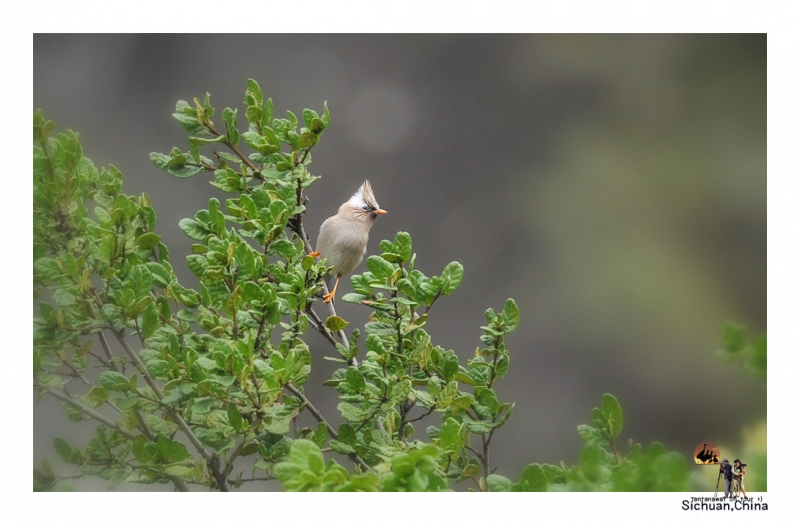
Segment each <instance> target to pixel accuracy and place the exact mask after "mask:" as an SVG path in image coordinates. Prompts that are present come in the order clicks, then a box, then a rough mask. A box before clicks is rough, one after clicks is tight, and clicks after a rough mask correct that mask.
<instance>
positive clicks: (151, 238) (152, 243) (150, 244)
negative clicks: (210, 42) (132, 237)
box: [136, 232, 161, 250]
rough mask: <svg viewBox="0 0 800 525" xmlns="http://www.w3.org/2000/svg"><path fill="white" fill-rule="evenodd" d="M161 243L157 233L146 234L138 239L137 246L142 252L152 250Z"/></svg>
mask: <svg viewBox="0 0 800 525" xmlns="http://www.w3.org/2000/svg"><path fill="white" fill-rule="evenodd" d="M159 242H161V236H160V235H158V234H155V233H152V232H150V233H144V234H142V235H140V236H139V238H138V239H136V245H137V246H138V247H139V248H141V249H142V250H150V249H152V248H154V247H156V246H158V243H159Z"/></svg>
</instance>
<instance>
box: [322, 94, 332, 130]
mask: <svg viewBox="0 0 800 525" xmlns="http://www.w3.org/2000/svg"><path fill="white" fill-rule="evenodd" d="M323 107H324V108H325V112H324V113H323V114H322V123H323V124H325V127H326V128H327V127H328V126H330V125H331V114H330V112H329V111H328V101H327V100H326V101H325V103H324V104H323Z"/></svg>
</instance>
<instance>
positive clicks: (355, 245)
mask: <svg viewBox="0 0 800 525" xmlns="http://www.w3.org/2000/svg"><path fill="white" fill-rule="evenodd" d="M385 213H386V210H382V209H381V207H380V206H379V205H378V201H376V200H375V194H373V193H372V186H370V184H369V181H368V180H365V181H364V183H363V184H362V185H361V186H360V187H359V188H358V191H357V192H355V193H354V194H353V196H352V197H350V199H349V200H348V201H347V202H345V203H344V204H342V205H341V206H339V212H338V213H337V214H336V215H334V216H332V217H328V218H327V219H325V222H323V223H322V226H320V228H319V236H318V237H317V249H316V251H314V252H312V253H311V255H312V256H314V257H319V256H322V257H324V258H326V259H328V265H330V266H333V269H332V270H331V273H330V274H329V276H330V277H332V276H333V275H336V284H334V285H333V290H331V292H330V293H328V294H327V295H325V296H323V302H326V303H329V302H331V301H332V300H333V298H334V296H336V288H338V287H339V279H341V278H342V276H343V275H348V274H350V273H352V272H353V270H355V269H356V266H358V265H359V263H360V262H361V259H363V258H364V255H366V253H367V241H369V230H370V228H372V225H373V224H374V223H375V219H376V218H377V217H378V215H384V214H385Z"/></svg>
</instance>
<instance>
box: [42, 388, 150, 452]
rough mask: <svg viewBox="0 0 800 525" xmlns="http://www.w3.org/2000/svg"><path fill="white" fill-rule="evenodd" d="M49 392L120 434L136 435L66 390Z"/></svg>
mask: <svg viewBox="0 0 800 525" xmlns="http://www.w3.org/2000/svg"><path fill="white" fill-rule="evenodd" d="M47 393H48V394H50V395H51V396H53V397H55V398H56V399H60V400H61V401H63V402H65V403H66V404H68V405H69V406H71V407H72V408H75V409H77V410H79V411H81V412H83V413H84V414H86V415H87V416H89V417H90V418H92V419H94V420H97V421H98V422H99V423H102V424H104V425H105V426H107V427H108V428H110V429H112V430H116V431H117V432H119V433H120V434H122V435H123V436H125V437H126V438H127V439H130V440H133V438H134V435H133V434H132V433H131V432H130V431H128V430H125V429H124V428H122V427H121V426H120V424H119V423H117V422H115V421H112V420H110V419H108V418H107V417H106V416H104V415H103V414H101V413H100V412H98V411H96V410H94V409H93V408H90V407H88V406H86V405H84V404H83V403H81V402H80V401H78V400H76V399H73V398H72V396H70V395H69V394H67V393H66V392H65V391H63V390H55V389H50V390H48V391H47Z"/></svg>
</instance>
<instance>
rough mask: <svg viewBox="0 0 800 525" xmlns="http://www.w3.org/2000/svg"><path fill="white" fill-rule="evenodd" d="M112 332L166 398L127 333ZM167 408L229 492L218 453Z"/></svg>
mask: <svg viewBox="0 0 800 525" xmlns="http://www.w3.org/2000/svg"><path fill="white" fill-rule="evenodd" d="M112 333H113V334H114V336H115V337H116V338H117V341H119V343H120V344H121V345H122V348H123V350H125V353H126V354H128V357H129V358H130V359H131V361H133V362H134V363H135V364H136V367H137V368H138V369H139V372H140V373H141V374H142V377H144V380H145V381H146V382H147V384H148V385H149V386H150V388H151V389H152V390H153V393H155V395H156V397H158V399H159V401H160V400H162V399H164V394H163V393H162V392H161V389H160V388H159V387H158V385H157V384H156V382H155V380H154V379H153V377H152V376H151V375H150V373H149V372H148V371H147V367H146V366H145V364H144V362H143V361H142V359H141V358H140V357H139V355H138V354H137V353H136V352H135V351H134V350H133V348H131V345H130V344H129V343H128V340H127V339H126V338H125V334H124V333H123V332H122V331H121V330H112ZM165 408H166V410H167V412H169V414H170V416H172V418H173V419H174V420H175V422H176V423H177V424H178V427H180V429H181V430H182V431H183V433H184V434H186V437H188V438H189V441H191V443H192V445H193V446H194V447H195V449H197V452H199V453H200V455H201V456H203V459H205V460H206V461H207V462H208V466H209V468H210V469H211V473H212V476H214V478H215V479H216V480H217V482H218V486H219V489H220V490H221V491H222V492H228V490H229V488H228V484H227V480H226V479H225V476H223V475H222V472H221V471H219V467H220V465H219V458H217V456H216V454H209V453H208V451H207V450H206V448H205V447H204V446H203V444H202V443H201V442H200V440H199V439H197V436H196V435H195V434H194V432H192V429H191V428H189V425H188V424H186V420H184V419H183V417H182V416H181V415H180V414H179V413H178V411H177V410H175V408H174V407H172V406H170V405H165Z"/></svg>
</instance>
